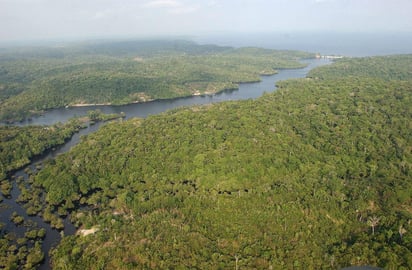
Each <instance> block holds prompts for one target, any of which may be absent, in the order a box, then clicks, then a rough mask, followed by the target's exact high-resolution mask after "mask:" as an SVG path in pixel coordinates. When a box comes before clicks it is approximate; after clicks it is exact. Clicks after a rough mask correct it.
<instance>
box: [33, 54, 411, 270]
mask: <svg viewBox="0 0 412 270" xmlns="http://www.w3.org/2000/svg"><path fill="white" fill-rule="evenodd" d="M401 58H402V59H406V60H404V61H405V62H404V63H405V65H402V68H401V67H399V68H401V69H404V71H406V72H404V73H403V74H404V75H405V76H402V78H399V74H398V71H395V72H394V73H393V74H392V73H390V72H389V73H387V76H386V77H383V78H381V77H382V76H381V75H374V74H380V72H381V67H385V65H386V63H393V62H395V61H397V59H401ZM371 61H373V62H375V64H373V65H370V63H371ZM410 61H411V58H410V56H404V57H403V56H394V57H381V58H373V59H371V58H363V59H349V60H345V61H344V62H338V63H336V64H334V65H332V66H328V67H322V68H321V69H318V70H315V71H313V72H312V73H311V77H312V78H307V79H300V80H290V81H285V82H282V83H281V84H280V85H279V89H278V91H276V92H274V93H270V94H265V95H264V96H262V97H261V98H259V99H257V100H246V101H237V102H226V103H219V104H213V105H208V106H200V107H190V108H182V109H176V110H173V111H169V112H167V113H163V114H161V115H157V116H151V117H148V118H147V119H145V120H142V119H132V120H128V121H124V122H116V123H111V124H107V125H106V126H104V127H103V128H101V129H100V130H99V131H98V132H96V133H94V134H92V135H89V136H87V137H86V138H84V140H83V141H82V142H81V143H80V144H79V145H78V146H76V147H75V148H73V149H72V150H71V151H70V152H68V153H66V154H64V155H61V156H59V157H58V158H57V159H56V160H54V161H51V162H50V164H48V165H47V166H46V167H45V168H44V169H43V170H42V171H40V173H39V174H38V175H37V176H36V177H35V178H34V184H33V188H34V189H40V190H44V196H45V204H44V206H43V207H44V210H43V211H42V213H43V215H44V216H50V215H57V214H59V215H63V216H64V215H65V214H67V213H71V217H72V219H73V222H74V223H75V224H76V226H78V227H79V228H80V229H87V230H90V231H88V232H91V233H90V234H88V235H87V236H81V235H75V236H74V235H73V236H66V237H64V239H63V240H62V242H61V243H60V244H59V246H58V247H57V248H56V249H55V250H54V251H53V253H52V256H53V267H54V268H55V269H63V268H67V267H68V268H70V269H100V268H106V269H134V268H142V269H151V268H153V269H158V268H199V269H221V268H222V269H225V268H235V267H239V268H242V269H256V268H257V269H264V268H272V269H330V268H332V269H338V268H340V267H345V266H350V265H374V266H379V267H383V268H385V269H410V268H411V267H412V252H411V250H412V234H411V231H412V228H411V220H412V208H411V205H412V201H411V196H410V194H411V193H412V177H411V169H412V148H411V145H412V135H411V132H410V131H411V130H412V126H411V125H412V122H411V119H412V110H411V108H412V103H411V95H412V91H411V88H412V80H411V74H410V72H409V73H408V66H409V65H410ZM376 62H378V64H376ZM343 63H344V64H343ZM362 67H364V68H362ZM359 68H361V69H362V70H365V71H364V72H362V74H359V73H358V72H357V71H355V70H358V69H359ZM348 70H354V72H347V71H348ZM409 71H410V69H409ZM332 73H333V76H332V75H330V74H332ZM385 73H386V72H385ZM401 79H402V80H401Z"/></svg>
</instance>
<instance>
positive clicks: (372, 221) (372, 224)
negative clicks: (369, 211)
mask: <svg viewBox="0 0 412 270" xmlns="http://www.w3.org/2000/svg"><path fill="white" fill-rule="evenodd" d="M380 220H381V218H379V217H377V216H373V217H369V218H368V225H369V226H370V227H371V228H372V235H374V234H375V227H376V226H378V224H379V221H380Z"/></svg>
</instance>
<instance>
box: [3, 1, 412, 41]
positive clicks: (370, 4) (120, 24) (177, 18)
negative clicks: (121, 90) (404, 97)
mask: <svg viewBox="0 0 412 270" xmlns="http://www.w3.org/2000/svg"><path fill="white" fill-rule="evenodd" d="M411 14H412V0H0V42H10V41H23V40H53V39H54V40H57V39H91V38H111V37H122V38H123V37H128V38H137V37H151V36H175V35H176V36H177V35H206V34H219V33H264V32H283V33H288V32H296V31H299V32H305V31H336V32H339V31H342V32H380V31H386V32H411V33H412V15H411Z"/></svg>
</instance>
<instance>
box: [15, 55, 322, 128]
mask: <svg viewBox="0 0 412 270" xmlns="http://www.w3.org/2000/svg"><path fill="white" fill-rule="evenodd" d="M302 62H304V63H306V64H308V66H307V67H305V68H302V69H283V70H279V73H278V74H275V75H271V76H262V77H261V81H260V82H257V83H241V84H240V85H239V89H237V90H230V91H224V92H221V93H218V94H215V95H210V96H209V95H207V96H191V97H186V98H176V99H165V100H156V101H152V102H147V103H138V104H128V105H120V106H110V105H107V106H106V105H103V106H84V107H71V108H59V109H53V110H49V111H46V112H45V113H44V114H43V115H40V116H37V117H33V118H32V119H30V120H26V121H23V122H20V123H18V125H52V124H55V123H57V122H66V121H67V120H68V119H70V118H72V117H75V116H81V115H87V112H88V111H90V110H95V109H96V108H98V109H100V110H101V111H102V112H103V113H121V112H124V113H125V114H126V119H128V118H133V117H141V118H145V117H147V116H149V115H153V114H158V113H161V112H164V111H167V110H170V109H173V108H177V107H181V106H191V105H200V104H209V103H215V102H221V101H228V100H240V99H249V98H257V97H259V96H261V95H262V94H263V93H264V92H271V91H273V90H274V89H275V84H276V82H278V81H281V80H286V79H291V78H303V77H305V76H306V74H307V73H308V71H309V70H311V69H313V68H315V67H317V66H321V65H325V64H328V63H330V61H329V60H326V59H311V60H304V61H302Z"/></svg>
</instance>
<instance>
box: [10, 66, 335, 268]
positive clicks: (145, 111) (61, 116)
mask: <svg viewBox="0 0 412 270" xmlns="http://www.w3.org/2000/svg"><path fill="white" fill-rule="evenodd" d="M304 62H305V63H307V64H308V65H307V67H305V68H302V69H283V70H280V71H279V73H278V74H275V75H271V76H262V77H261V81H260V82H256V83H241V84H240V85H239V89H237V90H231V91H224V92H221V93H218V94H215V95H211V96H209V95H205V96H191V97H186V98H176V99H170V100H156V101H152V102H148V103H138V104H129V105H122V106H109V105H107V106H99V107H98V108H99V109H100V110H101V111H102V112H103V113H120V112H124V113H125V114H126V118H133V117H141V118H144V117H147V116H148V115H153V114H158V113H161V112H164V111H166V110H170V109H173V108H177V107H181V106H190V105H202V104H209V103H216V102H222V101H229V100H242V99H250V98H258V97H259V96H261V95H262V94H263V93H264V92H271V91H273V90H275V89H276V87H275V85H276V83H277V82H278V81H281V80H286V79H292V78H304V77H305V76H306V75H307V73H308V72H309V71H310V70H311V69H313V68H315V67H317V66H321V65H326V64H329V63H330V60H327V59H326V60H325V59H322V60H319V59H316V60H315V59H312V60H305V61H304ZM95 108H96V106H85V107H72V108H60V109H53V110H49V111H46V112H45V114H43V115H41V116H37V117H33V118H32V119H31V120H30V121H24V122H21V123H19V125H21V126H24V125H52V124H55V123H57V122H66V121H67V120H68V119H70V118H72V117H75V116H82V115H85V114H87V112H88V111H90V110H94V109H95ZM99 126H100V125H99V124H97V125H93V126H89V127H88V128H86V129H83V130H81V131H80V132H79V133H77V134H75V135H74V136H73V137H72V138H71V139H70V140H68V141H67V142H66V143H65V144H64V145H62V146H60V147H57V148H56V149H55V150H53V151H51V152H50V153H48V154H47V155H44V156H41V157H40V158H36V159H35V160H33V161H32V163H31V164H30V165H27V166H25V167H24V168H22V169H20V170H18V171H16V172H15V173H14V176H15V177H18V176H23V177H24V178H25V179H26V180H27V178H28V176H27V174H26V173H25V172H24V170H25V169H26V168H28V167H29V168H32V169H35V168H36V166H37V164H40V163H41V162H43V161H44V160H46V159H49V158H54V157H56V156H57V155H58V154H61V153H64V152H67V151H68V150H70V148H71V147H72V146H74V145H76V144H77V143H79V141H80V137H81V136H82V135H87V134H89V133H91V132H94V131H96V130H97V129H98V128H99ZM19 195H20V190H19V189H18V187H17V184H16V181H13V190H12V196H11V198H6V199H5V200H4V201H3V203H4V204H5V205H7V206H8V209H7V211H6V212H2V214H3V215H9V216H10V215H11V213H12V212H14V211H16V212H17V213H18V214H19V215H21V216H23V217H24V218H25V220H31V221H34V222H35V223H37V226H38V227H42V228H45V229H46V238H45V239H44V241H43V246H42V250H43V252H44V253H45V261H44V263H43V264H42V265H41V266H40V269H50V266H49V257H48V252H49V250H50V249H51V248H52V247H53V246H55V245H56V244H58V242H59V241H60V239H61V234H60V232H59V231H57V230H55V229H52V228H51V227H50V225H49V224H47V223H45V222H44V221H43V220H42V219H41V218H40V217H38V216H34V217H33V216H28V215H27V213H26V212H25V210H24V208H23V207H22V206H21V205H19V204H18V203H17V202H16V199H17V198H18V196H19ZM6 226H7V227H6V229H7V230H14V231H15V232H16V233H23V234H24V232H19V231H18V227H15V226H14V224H12V223H11V222H9V223H8V224H6ZM74 233H75V227H74V226H73V225H72V224H70V223H69V221H68V219H67V218H66V222H65V231H64V234H65V235H67V234H74Z"/></svg>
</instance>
